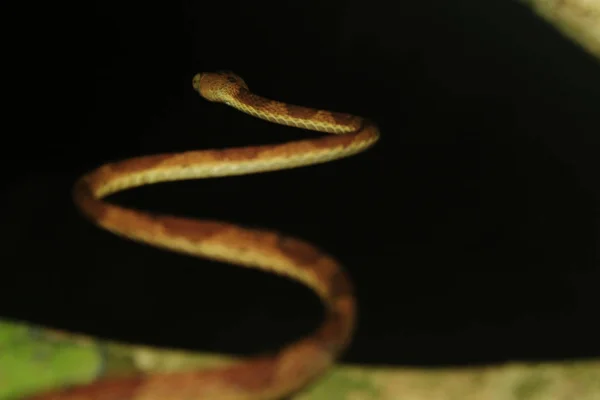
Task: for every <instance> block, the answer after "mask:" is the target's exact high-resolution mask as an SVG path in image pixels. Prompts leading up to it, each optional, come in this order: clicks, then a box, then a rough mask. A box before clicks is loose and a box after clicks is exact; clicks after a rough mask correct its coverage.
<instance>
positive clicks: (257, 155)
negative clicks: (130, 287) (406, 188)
mask: <svg viewBox="0 0 600 400" xmlns="http://www.w3.org/2000/svg"><path fill="white" fill-rule="evenodd" d="M193 86H194V88H195V89H196V90H197V91H198V92H199V93H200V95H201V96H202V97H204V98H205V99H207V100H210V101H214V102H222V103H225V104H227V105H229V106H231V107H233V108H236V109H238V110H240V111H242V112H245V113H247V114H250V115H252V116H255V117H258V118H261V119H265V120H267V121H270V122H274V123H278V124H283V125H289V126H294V127H299V128H305V129H309V130H314V131H319V132H324V133H331V134H333V135H331V136H325V137H322V138H318V139H310V140H301V141H296V142H290V143H284V144H279V145H265V146H253V147H241V148H230V149H223V150H200V151H190V152H185V153H180V154H163V155H154V156H145V157H139V158H132V159H128V160H125V161H120V162H115V163H110V164H106V165H103V166H101V167H99V168H98V169H96V170H94V171H92V172H90V173H89V174H87V175H85V176H83V177H81V178H80V179H79V180H78V181H77V183H76V184H75V187H74V191H73V195H74V201H75V204H76V205H77V207H78V208H79V209H80V210H81V212H82V213H83V214H84V215H85V216H86V217H87V218H89V219H90V220H91V221H92V222H93V223H95V224H97V225H98V226H100V227H102V228H104V229H107V230H109V231H111V232H113V233H115V234H117V235H120V236H123V237H126V238H129V239H132V240H135V241H138V242H143V243H146V244H149V245H153V246H157V247H161V248H166V249H168V250H171V251H175V252H181V253H186V254H190V255H193V256H197V257H201V258H208V259H212V260H218V261H223V262H227V263H232V264H236V265H240V266H244V267H248V268H258V269H261V270H265V271H272V272H274V273H279V274H282V275H286V276H288V277H290V278H292V279H295V280H298V281H299V282H301V283H304V284H305V285H307V286H308V287H309V288H311V289H312V290H314V291H315V292H316V294H317V295H318V296H319V297H320V298H321V300H322V301H323V303H324V305H325V307H326V316H325V320H324V322H323V323H322V325H321V326H320V327H319V328H318V329H317V330H316V332H314V333H313V334H312V335H310V336H308V337H306V338H303V339H301V340H299V341H298V342H296V343H292V344H290V345H289V346H287V347H284V348H283V349H281V350H279V351H278V352H277V353H276V354H274V355H265V356H257V357H255V358H250V359H248V360H245V361H242V363H240V364H235V365H233V366H226V367H222V368H219V369H209V370H198V371H186V372H177V373H163V374H156V375H149V376H144V377H128V378H111V379H104V380H103V379H100V380H98V381H96V382H93V383H91V384H88V385H81V386H75V387H71V388H64V389H62V390H57V391H54V392H51V393H44V394H41V395H37V396H35V397H32V398H31V399H32V400H33V399H36V400H51V399H52V400H274V399H280V398H282V397H285V396H288V395H290V394H292V393H294V392H297V391H299V390H301V389H302V388H304V387H305V386H307V385H308V384H310V383H311V382H312V381H314V380H315V379H317V378H318V377H319V376H321V375H322V374H323V373H324V372H325V371H326V370H327V368H329V367H330V366H331V365H332V364H333V363H334V362H335V360H336V358H337V357H338V356H339V355H340V353H341V352H342V351H344V349H345V348H346V347H347V346H348V344H349V342H350V340H351V337H352V334H353V331H354V325H355V319H356V309H355V308H356V305H355V298H354V294H353V290H352V285H351V282H350V280H349V278H348V277H347V275H346V274H345V273H344V271H343V270H342V268H341V266H340V265H339V264H338V263H337V262H336V261H335V260H334V259H332V258H331V257H329V256H328V255H326V254H324V253H322V252H321V251H319V250H318V249H316V248H315V247H313V246H312V245H310V244H308V243H306V242H303V241H300V240H297V239H294V238H290V237H286V236H283V235H281V234H278V233H275V232H268V231H262V230H255V229H247V228H242V227H239V226H236V225H231V224H227V223H223V222H216V221H199V220H191V219H184V218H180V217H174V216H163V215H152V214H148V213H144V212H140V211H137V210H133V209H127V208H123V207H120V206H117V205H114V204H111V203H108V202H105V201H103V200H102V198H103V197H105V196H107V195H109V194H111V193H115V192H118V191H121V190H125V189H128V188H133V187H137V186H142V185H147V184H152V183H157V182H165V181H176V180H184V179H200V178H210V177H220V176H231V175H242V174H251V173H258V172H265V171H273V170H281V169H286V168H294V167H299V166H304V165H311V164H317V163H323V162H327V161H332V160H335V159H339V158H342V157H347V156H350V155H353V154H356V153H358V152H361V151H363V150H366V149H367V148H369V147H370V146H371V145H373V144H374V143H375V142H376V141H377V139H378V138H379V132H378V129H377V126H376V125H374V124H373V123H371V122H370V121H368V120H366V119H364V118H360V117H357V116H353V115H348V114H341V113H334V112H330V111H323V110H316V109H312V108H307V107H301V106H294V105H289V104H285V103H281V102H278V101H274V100H269V99H265V98H263V97H260V96H257V95H255V94H253V93H251V92H250V91H249V89H248V86H247V85H246V83H245V82H244V81H243V80H242V79H241V78H240V77H238V76H236V75H235V74H233V73H230V72H219V73H202V74H197V75H196V76H195V77H194V79H193Z"/></svg>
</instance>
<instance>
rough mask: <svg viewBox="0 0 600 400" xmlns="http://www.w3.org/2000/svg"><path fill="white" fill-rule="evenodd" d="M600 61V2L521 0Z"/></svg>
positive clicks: (592, 0)
mask: <svg viewBox="0 0 600 400" xmlns="http://www.w3.org/2000/svg"><path fill="white" fill-rule="evenodd" d="M519 1H521V2H522V3H525V4H527V5H528V6H529V7H531V8H532V9H533V10H534V11H535V12H536V13H537V14H538V15H539V16H541V17H542V18H543V19H545V20H546V21H548V22H550V23H551V24H552V25H553V26H555V27H556V28H557V29H558V30H559V31H560V32H562V33H563V34H564V35H565V36H567V37H569V38H570V39H571V40H573V41H574V42H576V43H577V44H579V45H580V46H581V47H582V48H583V49H585V50H586V51H587V52H588V53H590V54H592V55H593V56H595V57H596V58H597V59H598V60H600V0H519Z"/></svg>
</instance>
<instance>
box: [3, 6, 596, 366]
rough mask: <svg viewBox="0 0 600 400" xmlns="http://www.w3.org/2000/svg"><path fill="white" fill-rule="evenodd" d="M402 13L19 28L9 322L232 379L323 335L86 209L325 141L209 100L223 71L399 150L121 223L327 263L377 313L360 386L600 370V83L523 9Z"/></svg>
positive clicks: (24, 15) (281, 176)
mask: <svg viewBox="0 0 600 400" xmlns="http://www.w3.org/2000/svg"><path fill="white" fill-rule="evenodd" d="M406 3H407V4H400V5H399V4H392V2H387V1H380V0H378V1H371V2H364V1H351V2H341V1H338V2H333V1H327V2H317V1H307V2H288V3H286V2H279V3H273V4H271V3H264V4H261V3H257V2H239V3H235V2H233V3H232V2H217V3H208V2H203V1H196V2H191V1H186V2H184V3H178V2H166V1H164V2H162V3H142V2H119V1H114V0H108V1H103V2H101V3H100V2H98V3H96V4H94V3H85V2H84V3H80V4H79V5H78V6H75V5H74V4H66V3H65V4H62V3H61V5H57V4H56V3H51V4H48V5H45V6H43V7H40V6H33V5H25V6H22V7H23V8H27V9H26V10H18V12H20V13H21V14H19V16H20V17H19V18H17V20H18V21H21V20H22V24H20V26H19V28H20V29H19V30H17V29H15V30H13V31H12V33H11V34H12V36H10V38H11V40H10V41H9V44H8V45H7V46H8V47H9V49H7V50H6V51H7V53H5V54H9V53H8V51H10V52H11V53H10V54H14V57H7V58H6V59H5V63H6V64H7V65H10V66H12V67H13V69H14V71H15V74H6V75H5V82H4V84H5V86H7V87H8V86H11V87H12V85H14V86H16V87H17V90H15V91H14V95H13V94H11V96H13V97H12V99H11V101H12V103H13V105H16V106H17V107H15V108H19V109H20V110H21V111H22V112H19V113H14V115H7V117H8V120H11V121H12V118H10V117H15V121H14V125H10V124H9V123H8V122H7V125H6V126H5V135H4V139H3V140H4V144H3V153H4V155H3V163H4V174H3V189H4V194H3V195H2V205H3V213H2V215H1V217H0V218H1V219H0V223H1V226H2V233H3V235H4V236H5V238H4V239H3V241H2V270H3V276H4V278H3V279H2V281H1V283H0V315H2V316H4V317H9V318H13V319H20V320H27V321H31V322H35V323H38V324H46V325H52V326H54V327H59V328H69V329H74V330H78V331H84V332H87V333H93V334H97V335H102V336H106V337H111V338H116V339H121V340H127V341H136V342H142V343H147V344H155V345H168V346H171V347H172V346H175V347H183V348H188V349H199V350H204V351H220V352H230V353H236V354H251V353H255V352H259V351H263V350H270V349H274V348H276V347H277V346H279V345H281V344H283V343H286V342H288V341H290V340H292V339H294V338H298V337H300V336H302V335H304V334H307V333H308V332H310V331H311V329H313V328H314V327H315V326H316V324H318V322H319V320H320V318H321V308H320V305H319V303H318V301H317V299H316V298H315V297H314V296H313V295H312V294H311V293H310V292H309V291H308V290H307V289H305V288H304V287H302V286H300V285H298V284H296V283H294V282H290V281H288V280H286V279H283V278H279V277H273V276H270V275H268V274H264V273H261V272H256V271H247V270H242V269H239V268H237V267H233V266H228V265H223V264H219V263H212V262H206V261H198V260H195V259H192V258H189V257H185V256H180V255H174V254H171V253H166V252H163V251H160V250H156V249H153V248H148V247H145V246H141V245H137V244H133V243H130V242H127V241H124V240H122V239H119V238H117V237H115V236H113V235H111V234H109V233H105V232H103V231H101V230H99V229H97V228H96V227H94V226H93V225H91V224H90V223H88V222H87V221H86V220H84V219H83V218H81V217H80V216H79V215H78V213H77V212H76V210H75V209H74V206H73V204H72V202H71V199H70V188H71V185H72V183H73V182H74V180H75V179H76V178H77V177H78V176H79V175H81V174H83V173H85V172H86V171H88V170H89V169H91V168H94V167H96V166H98V165H100V164H102V163H104V162H108V161H112V160H118V159H123V158H128V157H133V156H137V155H144V154H156V153H164V152H176V151H182V150H188V149H202V148H223V147H230V146H244V145H250V144H267V143H277V142H284V141H287V140H293V139H299V138H304V137H316V136H317V135H315V134H313V133H310V132H304V131H302V130H298V129H292V128H286V127H280V126H277V125H274V124H270V123H267V122H263V121H260V120H256V119H254V118H251V117H249V116H246V115H244V114H242V113H239V112H237V111H235V110H233V109H230V108H228V107H226V106H224V105H219V104H213V103H209V102H207V101H205V100H203V99H202V98H200V97H199V96H198V95H197V94H196V93H195V92H194V91H193V90H192V87H191V78H192V76H193V75H194V74H195V73H196V72H199V71H214V70H218V69H229V70H233V71H235V72H236V73H238V74H239V75H241V76H242V77H243V78H244V79H245V80H246V82H247V83H248V85H249V86H250V88H251V89H252V90H253V91H254V92H256V93H257V94H261V95H264V96H266V97H270V98H276V99H278V100H282V101H287V102H290V103H294V104H302V105H306V106H313V107H320V108H324V109H330V110H334V111H342V112H350V113H354V114H358V115H363V116H367V117H369V118H371V119H373V120H375V121H376V122H377V123H378V124H379V125H380V128H381V131H382V135H383V138H382V140H381V141H380V142H379V143H378V144H377V145H376V147H374V148H373V149H371V150H369V151H368V152H366V153H363V154H360V155H357V156H355V157H353V158H350V159H346V160H341V161H336V162H333V163H330V164H326V165H319V166H314V167H307V168H302V169H297V170H288V171H281V172H274V173H269V174H261V175H253V176H246V177H232V178H223V179H214V180H207V181H193V182H185V183H175V184H161V185H157V186H154V187H146V188H141V189H135V190H132V191H129V192H126V193H122V194H117V195H114V196H112V197H111V198H110V200H111V201H114V202H117V203H119V204H123V205H129V206H134V207H138V208H143V209H146V210H152V211H156V212H163V213H170V214H176V215H184V216H189V217H196V218H210V219H223V220H226V221H230V222H238V223H240V224H243V225H247V226H256V227H263V228H270V229H275V230H279V231H283V232H286V233H287V234H290V235H293V236H297V237H300V238H303V239H306V240H309V241H311V242H312V243H314V244H315V245H317V246H319V247H320V248H322V249H323V250H325V251H327V252H329V253H330V254H332V255H334V256H335V257H336V258H338V259H339V260H340V261H341V262H342V263H343V264H344V265H345V266H346V268H347V270H348V272H349V273H350V274H351V276H352V277H353V280H354V282H355V285H356V291H357V296H358V298H359V304H360V320H359V324H360V325H359V329H358V332H357V334H356V338H355V340H354V343H353V346H352V347H351V349H349V351H348V352H347V353H346V355H345V357H344V361H346V362H352V363H365V364H369V363H388V364H394V365H443V364H465V363H478V362H501V361H503V360H507V359H525V360H537V359H564V358H580V357H590V356H595V357H597V356H599V355H600V348H599V346H600V345H599V344H598V341H597V337H598V335H599V333H600V328H598V327H596V324H595V320H596V319H597V313H598V303H599V300H600V295H599V294H598V293H599V291H598V284H599V282H600V279H599V278H600V273H599V272H598V261H599V249H600V246H599V244H598V241H599V237H600V236H599V234H598V226H599V221H600V219H599V218H598V207H597V204H598V199H599V194H598V193H599V186H598V171H599V170H600V168H599V166H600V165H599V164H600V163H599V161H598V157H597V154H598V151H599V150H600V146H599V142H600V140H599V139H598V105H599V104H600V65H599V64H598V62H597V61H595V60H594V59H593V58H592V57H591V56H589V55H587V54H585V53H584V52H583V51H582V50H580V49H579V48H578V47H577V46H575V45H574V44H572V43H571V42H569V41H568V40H566V39H565V38H563V37H562V36H561V35H560V34H558V33H557V32H555V31H554V30H553V29H552V28H551V27H550V26H549V25H547V24H545V23H544V22H542V21H540V20H538V19H537V18H536V17H534V16H533V15H532V14H531V13H530V12H529V11H528V10H527V9H526V8H524V7H521V6H520V5H518V4H517V3H513V2H510V1H500V0H493V1H486V2H481V1H477V0H458V1H453V2H444V1H433V2H420V3H418V4H412V3H409V2H406ZM274 4H278V5H277V6H275V5H274ZM6 15H10V14H6ZM15 15H17V14H15ZM17 25H19V24H17ZM11 93H13V92H11ZM9 114H11V113H10V112H9Z"/></svg>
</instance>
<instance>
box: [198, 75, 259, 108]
mask: <svg viewBox="0 0 600 400" xmlns="http://www.w3.org/2000/svg"><path fill="white" fill-rule="evenodd" d="M193 86H194V89H195V90H196V91H198V93H200V95H201V96H202V97H204V98H205V99H206V100H209V101H214V102H219V103H225V102H227V100H229V99H230V98H232V97H233V96H235V95H236V94H237V93H238V92H239V91H240V89H248V85H246V82H244V80H243V79H242V78H240V77H239V76H237V75H236V74H234V73H233V72H231V71H219V72H208V73H199V74H196V75H195V76H194V79H193Z"/></svg>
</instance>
